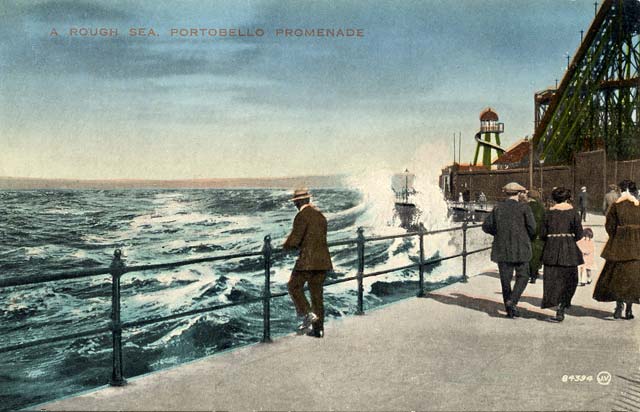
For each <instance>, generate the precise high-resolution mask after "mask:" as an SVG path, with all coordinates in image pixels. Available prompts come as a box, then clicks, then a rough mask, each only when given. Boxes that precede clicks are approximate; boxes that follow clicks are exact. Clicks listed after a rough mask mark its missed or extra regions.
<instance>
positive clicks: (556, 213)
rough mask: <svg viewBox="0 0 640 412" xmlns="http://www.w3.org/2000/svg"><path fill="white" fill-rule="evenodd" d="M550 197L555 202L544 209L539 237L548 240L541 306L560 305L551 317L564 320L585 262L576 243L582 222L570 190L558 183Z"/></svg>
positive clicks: (544, 256)
mask: <svg viewBox="0 0 640 412" xmlns="http://www.w3.org/2000/svg"><path fill="white" fill-rule="evenodd" d="M551 198H552V199H553V201H554V202H555V205H554V206H553V207H551V209H549V210H548V211H547V212H546V213H545V216H544V224H543V225H542V228H541V230H540V237H541V238H542V240H544V242H545V243H544V250H543V252H542V263H543V264H544V283H543V289H542V305H541V306H542V309H546V308H551V307H557V311H556V316H555V317H553V318H551V320H553V321H556V322H562V321H563V320H564V312H565V310H566V309H567V308H568V307H570V306H571V299H573V295H574V294H575V293H576V288H577V286H578V265H581V264H583V263H584V260H583V259H582V253H581V252H580V249H578V245H577V244H576V242H577V241H578V240H580V238H582V224H581V223H580V216H578V214H577V213H576V211H575V210H574V209H573V206H571V204H570V203H569V201H570V200H571V190H569V189H565V188H564V187H558V188H556V189H554V190H553V192H551Z"/></svg>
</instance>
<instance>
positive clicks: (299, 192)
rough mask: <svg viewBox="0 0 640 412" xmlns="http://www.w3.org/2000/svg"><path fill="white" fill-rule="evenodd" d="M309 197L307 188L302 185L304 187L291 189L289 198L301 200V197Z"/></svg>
mask: <svg viewBox="0 0 640 412" xmlns="http://www.w3.org/2000/svg"><path fill="white" fill-rule="evenodd" d="M309 198H311V194H310V193H309V189H307V188H306V187H304V188H300V189H296V190H294V191H293V197H292V198H291V201H292V202H295V201H296V200H303V199H309Z"/></svg>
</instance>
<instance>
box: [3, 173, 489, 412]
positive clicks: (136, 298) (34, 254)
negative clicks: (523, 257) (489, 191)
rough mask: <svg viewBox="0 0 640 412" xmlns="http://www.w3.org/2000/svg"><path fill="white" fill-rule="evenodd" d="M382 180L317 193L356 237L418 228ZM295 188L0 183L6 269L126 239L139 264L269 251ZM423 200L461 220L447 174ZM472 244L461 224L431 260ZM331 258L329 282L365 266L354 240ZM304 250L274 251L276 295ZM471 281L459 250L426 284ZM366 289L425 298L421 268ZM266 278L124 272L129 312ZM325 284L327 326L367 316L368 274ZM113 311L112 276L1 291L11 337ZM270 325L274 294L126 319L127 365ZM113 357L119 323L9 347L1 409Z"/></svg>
mask: <svg viewBox="0 0 640 412" xmlns="http://www.w3.org/2000/svg"><path fill="white" fill-rule="evenodd" d="M383 179H386V180H383ZM382 181H387V182H388V181H390V176H368V177H367V178H366V179H364V180H363V179H360V180H358V179H353V180H347V183H346V184H345V185H344V187H340V188H324V189H315V190H313V196H314V197H313V203H314V205H315V206H316V207H318V208H319V209H320V210H321V211H322V212H323V213H324V214H325V216H326V218H327V220H328V231H329V234H328V237H329V241H337V240H343V239H354V238H355V237H356V231H357V229H358V227H363V228H364V231H365V235H366V236H367V237H370V236H377V235H389V234H398V233H403V232H406V230H405V229H402V228H401V227H399V219H398V216H397V215H395V212H394V198H393V195H392V193H391V192H390V190H389V185H386V184H381V183H380V182H382ZM418 188H419V187H418ZM290 197H291V190H288V189H287V190H285V189H210V190H205V189H197V190H195V189H194V190H188V189H180V190H168V189H152V190H151V189H139V190H131V189H130V190H16V191H0V206H1V210H2V211H3V216H2V218H1V219H0V238H1V239H2V242H0V276H3V277H10V276H11V277H13V276H18V277H21V276H29V275H35V274H48V273H60V272H64V271H70V270H73V271H76V270H80V269H83V268H86V269H91V268H102V267H106V266H108V265H109V264H110V262H111V259H112V257H113V253H114V250H115V249H116V248H118V249H121V250H122V253H123V258H124V261H125V263H126V264H127V265H141V264H150V263H162V262H173V261H179V260H185V259H192V258H199V257H208V256H218V255H223V254H236V253H245V252H256V251H260V250H261V248H262V246H263V239H264V237H265V236H267V235H269V236H271V238H272V242H273V246H274V247H279V246H280V245H281V244H282V242H283V241H284V239H285V238H286V236H287V234H288V233H289V231H290V229H291V225H292V221H293V218H294V216H295V214H296V209H295V207H294V206H293V205H292V203H291V202H290V200H289V199H290ZM416 203H417V204H418V207H419V210H420V216H419V219H420V221H421V222H422V223H423V224H424V225H425V227H426V228H427V229H441V228H446V227H451V226H456V225H458V226H459V224H456V223H454V222H452V221H450V220H449V218H448V215H447V207H446V203H445V201H444V200H443V198H442V194H441V193H440V192H439V188H438V187H437V186H436V185H434V184H432V183H430V182H425V184H424V187H423V188H422V191H419V192H418V194H417V195H416ZM487 242H488V240H487V238H486V236H484V235H483V234H482V233H481V232H480V231H479V230H475V231H474V230H470V232H469V245H468V248H469V249H470V250H471V249H473V248H474V247H478V248H479V247H483V246H486V245H487V244H488V243H487ZM461 247H462V246H461V236H460V232H453V233H443V234H438V235H433V236H427V237H426V238H425V250H426V257H427V258H431V257H439V256H447V255H450V254H455V253H459V252H460V250H461ZM365 250H366V254H365V256H366V259H365V260H366V271H367V272H371V271H373V270H384V269H389V268H394V267H398V266H403V265H408V264H411V263H415V262H417V259H418V256H419V246H418V239H417V237H411V238H400V239H392V240H382V241H375V242H367V245H366V249H365ZM331 255H332V259H333V263H334V267H335V269H334V271H333V272H332V273H330V274H329V276H328V279H330V280H332V279H340V278H344V277H350V276H354V275H355V273H356V265H357V253H356V248H355V247H354V246H341V247H335V248H332V250H331ZM295 258H296V256H295V254H277V255H276V256H275V259H274V262H273V267H272V275H271V281H272V285H271V291H272V293H278V292H284V291H286V283H287V280H288V278H289V275H290V273H291V268H292V267H293V265H294V262H295ZM470 259H471V261H472V262H470V265H469V266H470V267H471V268H473V267H481V266H482V265H483V264H484V265H485V267H486V265H487V264H488V263H487V262H488V257H487V255H486V254H477V255H474V256H471V257H470ZM474 259H475V260H474ZM471 270H472V269H471ZM460 278H461V261H460V259H451V260H447V261H444V262H442V263H440V264H436V265H432V266H430V267H429V268H428V269H427V271H426V273H425V281H426V283H425V286H426V289H427V290H433V289H437V288H439V287H442V286H445V285H448V284H451V283H453V282H457V281H459V280H460ZM364 286H365V295H364V308H365V311H370V310H376V308H380V307H382V306H384V305H387V304H392V303H393V302H395V301H398V300H400V299H405V298H409V297H413V296H415V295H416V292H417V291H418V272H417V270H403V271H399V272H394V273H390V274H385V275H381V276H378V277H372V278H367V279H365V282H364ZM263 287H264V269H263V263H262V260H261V259H260V258H259V257H257V258H243V259H233V260H223V261H216V262H210V263H200V264H193V265H189V266H182V267H178V268H175V269H168V270H167V269H165V270H150V271H145V272H132V273H127V274H125V275H124V276H123V277H122V279H121V288H122V299H121V302H122V303H121V305H122V321H123V322H128V321H133V320H138V319H151V318H154V317H160V316H166V315H170V314H175V313H179V312H183V311H187V310H192V309H197V308H204V307H208V306H213V305H217V304H224V303H231V302H238V301H242V300H245V299H253V298H259V297H260V296H261V294H262V291H263ZM324 293H325V311H326V322H327V324H330V323H331V322H334V321H336V320H337V319H340V318H342V317H344V316H350V315H353V314H354V313H355V311H356V304H357V293H356V282H355V281H349V282H344V283H339V284H336V285H331V286H327V287H325V292H324ZM271 310H272V315H271V316H272V317H271V330H272V337H273V338H274V339H277V338H278V337H279V336H282V335H287V334H291V333H293V331H294V330H295V328H296V326H297V324H298V322H299V320H298V319H297V318H296V315H295V310H294V308H293V305H292V304H291V300H290V298H289V297H288V296H283V297H278V298H274V299H272V302H271ZM110 313H111V280H110V276H109V275H104V276H94V277H90V278H82V279H74V280H63V281H56V282H48V283H41V284H36V285H27V286H18V287H10V288H5V289H2V290H1V293H0V347H5V346H8V345H13V344H16V343H21V342H28V341H31V340H35V339H42V338H46V337H52V336H58V335H64V334H69V333H74V332H78V331H84V330H90V329H93V328H97V327H104V326H107V325H108V324H109V319H110ZM424 316H425V319H428V316H429V314H428V313H425V314H424ZM262 326H263V324H262V304H261V303H256V304H247V305H241V306H235V307H230V308H226V309H222V310H218V311H214V312H210V313H206V314H199V315H195V316H189V317H185V318H181V319H175V320H171V321H166V322H162V323H157V324H153V325H149V326H145V327H140V328H135V329H126V330H125V331H124V332H123V338H122V340H123V359H124V361H123V364H124V375H125V377H126V378H133V377H136V376H140V375H143V374H146V373H150V372H154V371H158V370H162V369H166V368H169V367H173V366H176V365H179V364H182V363H185V362H189V361H192V360H195V359H198V358H202V357H205V356H210V355H214V354H216V353H219V352H221V351H225V350H229V349H233V348H237V347H240V346H243V345H248V344H253V343H256V342H259V341H260V339H261V338H262ZM301 339H311V338H307V337H301ZM111 356H112V343H111V335H110V334H109V333H106V334H102V335H96V336H93V337H87V338H81V339H71V340H68V341H64V342H59V343H52V344H45V345H40V346H37V347H32V348H26V349H21V350H15V351H12V352H9V353H2V354H0V364H1V365H2V366H3V367H2V369H1V370H0V399H2V400H3V402H2V406H0V409H2V408H6V409H9V410H12V409H17V408H24V407H29V406H33V405H37V404H39V403H42V402H45V401H49V400H53V399H57V398H60V397H63V396H68V395H71V394H74V393H78V392H81V391H85V390H89V389H92V388H96V387H98V386H101V385H105V384H107V383H108V382H109V379H110V377H111Z"/></svg>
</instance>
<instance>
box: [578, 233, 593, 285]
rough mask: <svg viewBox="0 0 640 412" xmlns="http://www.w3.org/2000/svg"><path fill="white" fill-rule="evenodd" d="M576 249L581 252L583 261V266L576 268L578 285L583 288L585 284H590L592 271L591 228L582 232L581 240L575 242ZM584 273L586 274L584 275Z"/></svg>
mask: <svg viewBox="0 0 640 412" xmlns="http://www.w3.org/2000/svg"><path fill="white" fill-rule="evenodd" d="M577 244H578V248H579V249H580V251H581V252H582V258H583V259H584V264H582V265H580V266H578V274H579V275H578V278H579V282H580V283H579V285H580V286H584V285H587V284H591V271H592V270H593V264H594V260H593V253H594V246H593V230H591V228H588V227H587V228H585V229H584V232H583V237H582V239H580V240H578V242H577ZM585 272H586V273H585Z"/></svg>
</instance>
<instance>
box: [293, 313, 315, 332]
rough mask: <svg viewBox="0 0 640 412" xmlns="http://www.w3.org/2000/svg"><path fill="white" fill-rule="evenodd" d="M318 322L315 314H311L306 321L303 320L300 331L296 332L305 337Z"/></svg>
mask: <svg viewBox="0 0 640 412" xmlns="http://www.w3.org/2000/svg"><path fill="white" fill-rule="evenodd" d="M317 320H318V316H317V315H316V314H315V313H313V312H309V313H307V314H306V315H305V316H304V319H303V320H302V324H301V325H300V326H298V330H297V331H296V333H297V334H298V335H304V334H305V333H307V332H308V331H309V330H310V329H311V327H312V325H313V323H314V322H316V321H317Z"/></svg>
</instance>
